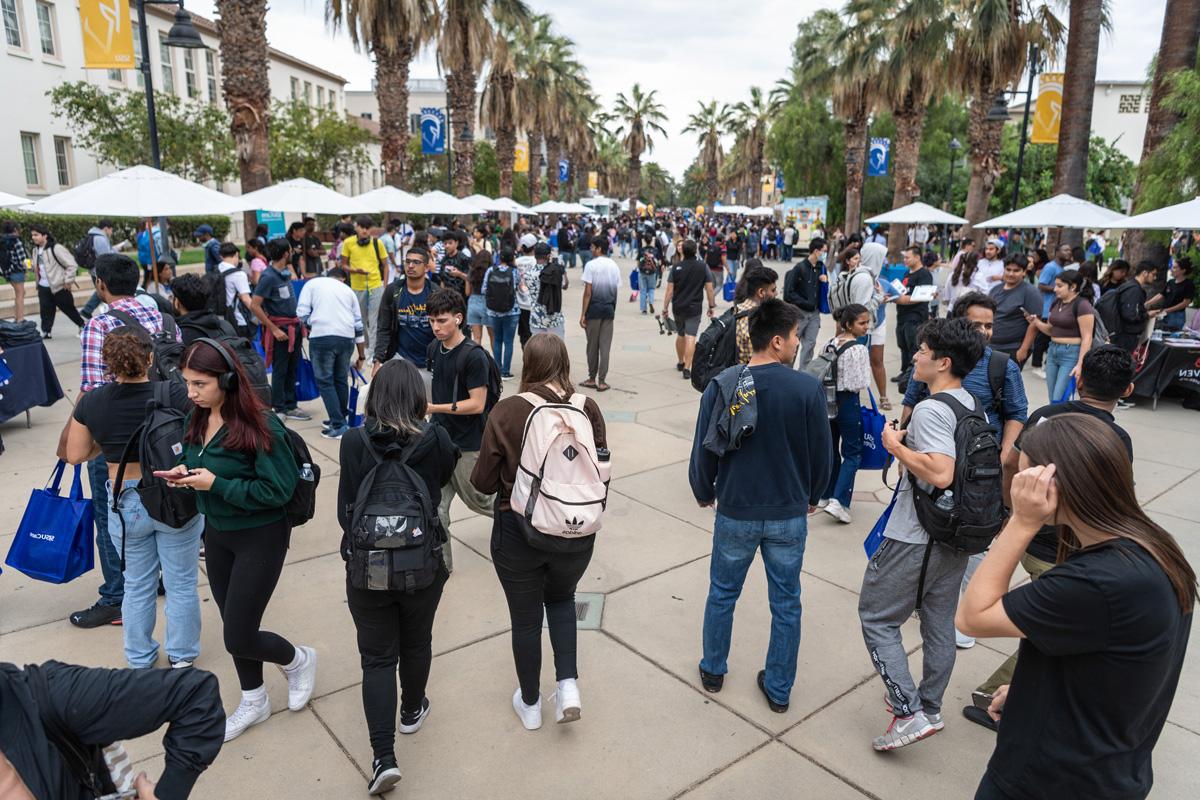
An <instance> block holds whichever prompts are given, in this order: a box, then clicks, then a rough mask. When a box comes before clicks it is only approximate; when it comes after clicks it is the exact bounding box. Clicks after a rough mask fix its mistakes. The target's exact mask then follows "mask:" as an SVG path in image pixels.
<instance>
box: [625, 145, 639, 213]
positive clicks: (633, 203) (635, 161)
mask: <svg viewBox="0 0 1200 800" xmlns="http://www.w3.org/2000/svg"><path fill="white" fill-rule="evenodd" d="M626 181H627V184H626V185H627V186H628V187H629V215H630V216H631V217H636V216H637V204H638V195H639V194H641V193H642V158H641V156H630V157H629V174H628V175H627V176H626Z"/></svg>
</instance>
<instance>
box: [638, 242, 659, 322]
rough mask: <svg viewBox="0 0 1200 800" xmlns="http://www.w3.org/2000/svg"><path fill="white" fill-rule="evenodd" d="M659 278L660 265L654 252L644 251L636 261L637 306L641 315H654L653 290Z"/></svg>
mask: <svg viewBox="0 0 1200 800" xmlns="http://www.w3.org/2000/svg"><path fill="white" fill-rule="evenodd" d="M661 276H662V265H661V264H660V263H659V262H658V259H657V258H656V257H655V256H654V251H653V250H646V251H645V252H644V253H642V257H641V259H640V260H639V261H638V306H639V308H640V309H641V312H642V313H643V314H646V313H650V314H653V313H654V290H655V289H657V288H658V281H659V278H660V277H661ZM647 309H649V310H648V311H647Z"/></svg>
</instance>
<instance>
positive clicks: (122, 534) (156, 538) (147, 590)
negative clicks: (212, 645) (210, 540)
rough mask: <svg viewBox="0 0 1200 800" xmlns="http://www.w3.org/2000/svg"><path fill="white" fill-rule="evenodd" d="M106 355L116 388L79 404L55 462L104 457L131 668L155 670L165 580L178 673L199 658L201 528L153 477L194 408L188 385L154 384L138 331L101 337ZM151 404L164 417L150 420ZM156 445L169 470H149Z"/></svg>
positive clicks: (186, 500)
mask: <svg viewBox="0 0 1200 800" xmlns="http://www.w3.org/2000/svg"><path fill="white" fill-rule="evenodd" d="M103 351H104V361H105V363H106V364H107V365H108V368H109V370H110V371H111V373H112V375H113V382H112V383H106V384H104V385H103V386H100V387H98V388H96V389H93V390H92V391H90V392H85V393H83V394H81V395H80V396H79V402H78V403H77V404H76V405H75V411H74V413H73V414H72V416H71V420H70V422H69V424H68V427H67V430H66V437H65V439H64V440H63V444H64V445H65V446H64V447H63V449H62V452H60V454H59V455H60V457H61V458H65V460H66V461H67V463H70V464H82V463H84V462H85V461H87V460H88V458H89V456H91V455H92V454H93V453H94V452H96V451H97V450H99V451H100V452H101V453H103V455H104V458H105V461H107V462H108V482H107V488H108V494H109V495H110V496H113V497H114V500H115V502H113V503H110V504H109V505H108V507H107V509H106V514H107V518H108V534H109V536H110V537H111V538H112V544H113V547H114V548H116V550H117V551H118V552H120V553H121V559H122V561H123V562H124V568H123V570H122V575H123V577H124V581H125V592H124V598H123V600H122V601H121V619H122V625H123V636H124V639H125V661H126V663H128V664H129V666H130V667H132V668H134V669H140V668H148V667H153V666H154V664H155V661H157V658H158V650H159V645H158V642H156V641H155V640H154V624H155V617H156V616H157V613H156V612H157V604H156V601H157V599H158V581H159V574H160V571H161V574H162V583H163V586H164V587H165V588H166V606H165V613H166V620H167V639H166V647H165V648H164V649H165V650H166V652H167V658H168V659H169V661H170V663H171V666H172V667H188V666H191V665H192V663H193V662H195V660H196V657H197V656H199V655H200V596H199V594H198V593H197V591H196V577H197V572H198V570H199V566H198V563H199V562H198V560H197V557H196V554H197V553H198V552H199V548H200V532H201V531H202V530H203V528H204V518H203V517H202V516H200V515H199V514H198V513H197V511H196V504H195V502H194V498H191V497H185V496H180V497H179V498H177V499H179V500H181V501H182V502H181V503H180V504H179V506H180V507H178V508H172V507H170V504H169V503H165V502H163V501H164V500H171V499H176V498H165V497H163V495H164V494H165V493H166V492H170V493H171V494H172V495H175V494H177V493H176V492H173V491H171V490H168V489H165V488H164V487H162V486H161V482H159V481H158V480H157V479H155V478H154V477H153V476H152V475H151V474H150V471H151V469H152V467H157V468H159V469H170V468H172V467H173V466H174V465H175V458H176V457H175V455H174V454H173V452H172V448H173V447H177V446H179V445H180V444H181V443H182V440H183V419H184V416H185V414H186V413H187V412H188V411H189V410H191V403H190V402H189V401H188V397H187V389H186V388H185V387H184V385H183V384H182V383H180V382H178V381H161V382H153V383H152V382H151V381H150V377H149V373H150V365H151V362H152V361H153V358H154V355H153V347H152V345H151V342H150V336H149V335H148V334H147V333H146V332H145V331H144V330H143V329H142V328H141V327H138V328H136V329H135V328H131V327H127V326H121V327H120V328H117V329H115V330H114V331H112V332H111V333H110V334H109V335H108V336H106V337H104V346H103ZM149 403H153V404H154V405H155V407H156V409H161V411H159V410H156V411H154V412H151V414H150V415H148V414H147V410H146V409H147V404H149ZM151 437H153V438H151ZM155 444H157V445H158V452H159V453H160V454H161V453H162V452H163V451H164V450H165V457H163V460H164V461H166V460H167V458H169V459H170V461H169V462H168V463H162V464H149V465H145V466H144V465H143V464H142V463H141V457H142V451H143V447H144V446H145V445H150V446H151V447H152V448H153V446H154V445H155ZM148 455H153V454H152V453H148ZM143 469H144V470H145V471H143ZM147 504H149V505H147Z"/></svg>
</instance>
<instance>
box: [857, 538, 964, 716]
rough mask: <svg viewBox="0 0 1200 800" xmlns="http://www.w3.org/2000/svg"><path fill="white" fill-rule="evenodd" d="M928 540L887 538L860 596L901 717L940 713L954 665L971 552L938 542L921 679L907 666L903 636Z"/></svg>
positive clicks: (925, 615) (874, 652)
mask: <svg viewBox="0 0 1200 800" xmlns="http://www.w3.org/2000/svg"><path fill="white" fill-rule="evenodd" d="M925 548H926V545H923V544H908V543H906V542H898V541H896V540H894V539H884V541H883V544H882V545H880V547H879V550H877V551H876V552H875V555H874V557H872V559H871V560H870V562H869V563H868V564H867V571H866V574H865V575H863V584H862V591H861V593H860V594H859V597H858V618H859V622H861V623H862V632H863V640H864V641H865V642H866V644H867V652H868V653H870V654H871V662H872V663H873V664H874V665H875V669H876V670H878V671H879V676H880V677H881V678H883V685H884V687H885V688H886V689H887V693H888V697H890V698H891V701H892V708H893V709H895V714H896V716H898V717H907V716H911V715H912V714H915V713H917V712H918V711H925V713H927V714H940V713H941V711H942V695H943V694H944V693H945V691H946V686H947V685H948V684H949V683H950V673H951V671H953V669H954V657H955V648H954V612H955V611H957V610H958V588H959V584H960V583H961V582H962V576H963V572H964V571H965V570H966V568H967V556H965V555H961V554H959V553H955V552H954V551H952V550H950V549H948V548H946V547H942V546H941V545H937V544H935V545H933V551H932V552H931V553H930V554H929V567H928V569H926V571H925V591H924V595H923V596H922V598H921V609H920V611H918V612H917V613H918V615H919V617H920V620H921V643H922V648H921V661H922V673H923V674H922V676H921V685H920V687H917V686H916V685H915V683H914V681H913V677H912V673H911V672H909V669H908V654H907V653H906V652H905V651H904V642H903V641H902V640H901V637H900V626H901V625H903V624H904V623H905V622H906V621H907V620H908V618H909V617H910V616H912V613H913V610H914V609H915V608H916V605H917V583H918V581H919V580H920V578H921V562H922V560H923V559H924V558H925Z"/></svg>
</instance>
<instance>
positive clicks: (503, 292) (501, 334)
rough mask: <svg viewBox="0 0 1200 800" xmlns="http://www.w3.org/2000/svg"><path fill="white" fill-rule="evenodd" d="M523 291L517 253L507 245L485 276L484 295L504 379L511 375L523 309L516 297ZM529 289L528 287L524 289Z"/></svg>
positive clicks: (496, 354)
mask: <svg viewBox="0 0 1200 800" xmlns="http://www.w3.org/2000/svg"><path fill="white" fill-rule="evenodd" d="M521 291H522V280H521V274H520V273H519V272H518V271H517V265H516V254H515V253H513V251H512V250H509V249H507V248H505V249H504V250H501V251H500V263H499V264H497V265H496V266H494V267H489V268H488V271H487V272H485V273H484V275H483V297H484V300H485V301H486V303H487V310H488V318H489V319H490V320H491V322H492V358H494V359H496V364H498V365H499V367H500V374H501V375H502V376H503V377H504V378H511V377H513V375H512V358H513V339H514V338H515V337H516V335H517V323H518V321H519V319H520V315H521V309H520V307H519V306H518V305H517V297H518V295H519V294H520V293H521ZM525 291H526V292H528V290H527V289H526V290H525Z"/></svg>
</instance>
